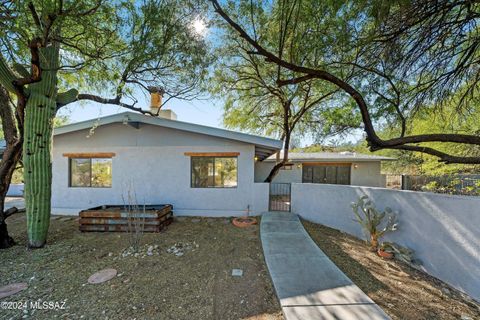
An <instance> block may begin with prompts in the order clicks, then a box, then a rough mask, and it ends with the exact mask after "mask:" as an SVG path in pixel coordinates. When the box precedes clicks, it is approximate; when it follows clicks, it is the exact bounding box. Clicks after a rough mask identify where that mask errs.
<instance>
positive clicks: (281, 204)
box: [268, 183, 292, 212]
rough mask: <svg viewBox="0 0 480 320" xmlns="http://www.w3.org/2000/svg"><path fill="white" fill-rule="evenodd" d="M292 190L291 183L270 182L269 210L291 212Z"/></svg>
mask: <svg viewBox="0 0 480 320" xmlns="http://www.w3.org/2000/svg"><path fill="white" fill-rule="evenodd" d="M291 190H292V187H291V184H290V183H270V195H269V202H268V210H269V211H287V212H290V209H291Z"/></svg>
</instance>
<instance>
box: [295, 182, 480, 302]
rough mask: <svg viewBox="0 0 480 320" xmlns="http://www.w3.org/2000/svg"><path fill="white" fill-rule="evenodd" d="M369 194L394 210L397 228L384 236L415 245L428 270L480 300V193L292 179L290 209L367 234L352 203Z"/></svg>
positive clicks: (424, 266)
mask: <svg viewBox="0 0 480 320" xmlns="http://www.w3.org/2000/svg"><path fill="white" fill-rule="evenodd" d="M362 195H368V196H369V197H370V199H372V200H373V202H374V203H375V205H376V207H377V208H378V209H381V210H382V209H384V208H385V207H390V208H392V209H393V210H394V211H398V220H399V230H398V231H396V232H393V233H390V234H389V235H387V236H386V237H385V239H384V240H390V241H395V242H397V243H399V244H401V245H403V246H406V247H409V248H411V249H413V250H415V255H416V257H417V258H419V259H421V260H422V262H423V266H422V267H423V268H424V270H425V271H426V272H428V273H429V274H431V275H433V276H435V277H437V278H439V279H441V280H443V281H445V282H447V283H449V284H450V285H452V286H454V287H456V288H458V289H459V290H461V291H463V292H466V293H468V294H469V295H470V296H472V297H473V298H474V299H476V300H479V301H480V198H479V197H466V196H450V195H439V194H433V193H422V192H413V191H397V190H390V189H382V188H368V187H354V186H338V185H321V184H292V212H294V213H297V214H299V215H300V216H302V217H303V218H305V219H307V220H310V221H313V222H316V223H321V224H324V225H326V226H329V227H332V228H335V229H339V230H342V231H345V232H347V233H350V234H352V235H355V236H357V237H361V238H365V237H364V235H363V234H362V230H361V228H360V225H358V224H357V223H356V222H354V221H353V220H352V219H353V218H354V216H353V212H352V209H351V203H352V202H355V201H357V200H358V198H359V197H360V196H362Z"/></svg>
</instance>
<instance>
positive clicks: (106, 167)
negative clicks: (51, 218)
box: [52, 111, 282, 216]
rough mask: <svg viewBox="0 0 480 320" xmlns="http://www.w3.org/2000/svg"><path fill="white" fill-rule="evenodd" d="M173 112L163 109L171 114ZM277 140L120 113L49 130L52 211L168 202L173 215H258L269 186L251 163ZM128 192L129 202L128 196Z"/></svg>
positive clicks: (273, 147)
mask: <svg viewBox="0 0 480 320" xmlns="http://www.w3.org/2000/svg"><path fill="white" fill-rule="evenodd" d="M172 114H173V113H172V112H171V111H170V115H172ZM281 146H282V142H281V141H279V140H275V139H270V138H264V137H258V136H253V135H249V134H244V133H238V132H233V131H228V130H223V129H218V128H211V127H206V126H202V125H197V124H192V123H186V122H181V121H177V120H172V119H171V118H170V119H167V118H163V117H152V116H145V115H142V114H138V113H133V112H124V113H120V114H115V115H111V116H106V117H102V118H100V119H97V120H89V121H84V122H79V123H74V124H69V125H65V126H63V127H60V128H56V129H55V130H54V138H53V164H52V170H53V176H52V178H53V181H52V210H53V212H54V213H64V214H66V213H78V211H79V210H80V209H85V208H89V207H93V206H98V205H103V204H124V203H131V202H132V199H131V198H132V195H133V198H135V199H134V200H133V202H135V203H137V204H138V205H140V206H141V205H142V204H162V203H170V204H173V205H174V209H175V213H176V214H183V215H210V216H233V215H244V214H245V213H246V212H247V211H250V213H252V212H259V213H260V212H262V211H265V210H266V208H267V205H268V185H266V186H265V185H264V184H255V183H254V164H255V158H257V159H260V160H263V159H265V158H266V157H268V156H270V155H272V154H273V153H275V152H277V150H279V149H280V148H281ZM128 194H130V197H129V195H128Z"/></svg>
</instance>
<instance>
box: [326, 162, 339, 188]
mask: <svg viewBox="0 0 480 320" xmlns="http://www.w3.org/2000/svg"><path fill="white" fill-rule="evenodd" d="M325 169H326V175H325V178H326V179H325V183H329V184H336V183H337V167H332V166H328V167H326V168H325Z"/></svg>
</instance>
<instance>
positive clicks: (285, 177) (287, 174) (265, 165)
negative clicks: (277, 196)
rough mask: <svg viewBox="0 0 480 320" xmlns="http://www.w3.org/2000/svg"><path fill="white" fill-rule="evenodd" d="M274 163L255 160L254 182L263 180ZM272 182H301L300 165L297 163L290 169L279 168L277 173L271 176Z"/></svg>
mask: <svg viewBox="0 0 480 320" xmlns="http://www.w3.org/2000/svg"><path fill="white" fill-rule="evenodd" d="M274 165H275V163H273V162H265V161H257V162H255V182H263V181H265V179H266V178H267V177H268V175H269V174H270V171H271V170H272V168H273V167H274ZM273 182H276V183H293V182H298V183H301V182H302V166H301V165H300V168H299V167H298V165H297V164H295V165H294V166H293V167H292V170H280V171H279V172H278V174H277V175H276V176H275V178H273Z"/></svg>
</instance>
